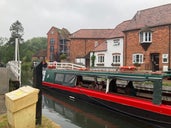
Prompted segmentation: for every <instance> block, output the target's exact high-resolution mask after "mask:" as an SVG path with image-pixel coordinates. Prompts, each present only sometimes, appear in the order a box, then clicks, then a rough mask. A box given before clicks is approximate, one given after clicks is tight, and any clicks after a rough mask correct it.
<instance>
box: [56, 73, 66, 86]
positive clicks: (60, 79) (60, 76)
mask: <svg viewBox="0 0 171 128" xmlns="http://www.w3.org/2000/svg"><path fill="white" fill-rule="evenodd" d="M63 79H64V74H56V76H55V83H58V84H62V82H63Z"/></svg>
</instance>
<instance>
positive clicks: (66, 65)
mask: <svg viewBox="0 0 171 128" xmlns="http://www.w3.org/2000/svg"><path fill="white" fill-rule="evenodd" d="M48 68H52V69H72V70H85V69H86V67H85V66H83V65H79V64H74V63H68V62H48Z"/></svg>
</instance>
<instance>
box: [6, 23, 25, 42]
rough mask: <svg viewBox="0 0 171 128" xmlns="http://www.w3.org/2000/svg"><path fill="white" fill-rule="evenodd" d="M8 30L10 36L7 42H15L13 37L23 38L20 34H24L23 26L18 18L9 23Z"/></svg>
mask: <svg viewBox="0 0 171 128" xmlns="http://www.w3.org/2000/svg"><path fill="white" fill-rule="evenodd" d="M10 31H11V37H10V39H9V41H8V43H9V44H15V38H19V40H23V38H22V36H23V35H24V28H23V26H22V24H21V23H20V22H19V21H18V20H17V21H16V22H14V23H13V24H12V25H11V27H10Z"/></svg>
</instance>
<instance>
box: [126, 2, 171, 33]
mask: <svg viewBox="0 0 171 128" xmlns="http://www.w3.org/2000/svg"><path fill="white" fill-rule="evenodd" d="M170 23H171V4H166V5H162V6H158V7H153V8H149V9H145V10H140V11H138V12H137V13H136V14H135V16H134V17H133V19H132V20H131V21H130V24H129V25H128V27H127V28H126V30H125V31H127V30H134V29H140V28H143V27H145V26H149V27H153V26H160V25H165V24H170Z"/></svg>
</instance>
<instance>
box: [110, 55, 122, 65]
mask: <svg viewBox="0 0 171 128" xmlns="http://www.w3.org/2000/svg"><path fill="white" fill-rule="evenodd" d="M112 58H113V64H120V63H121V55H120V54H113V55H112Z"/></svg>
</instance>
